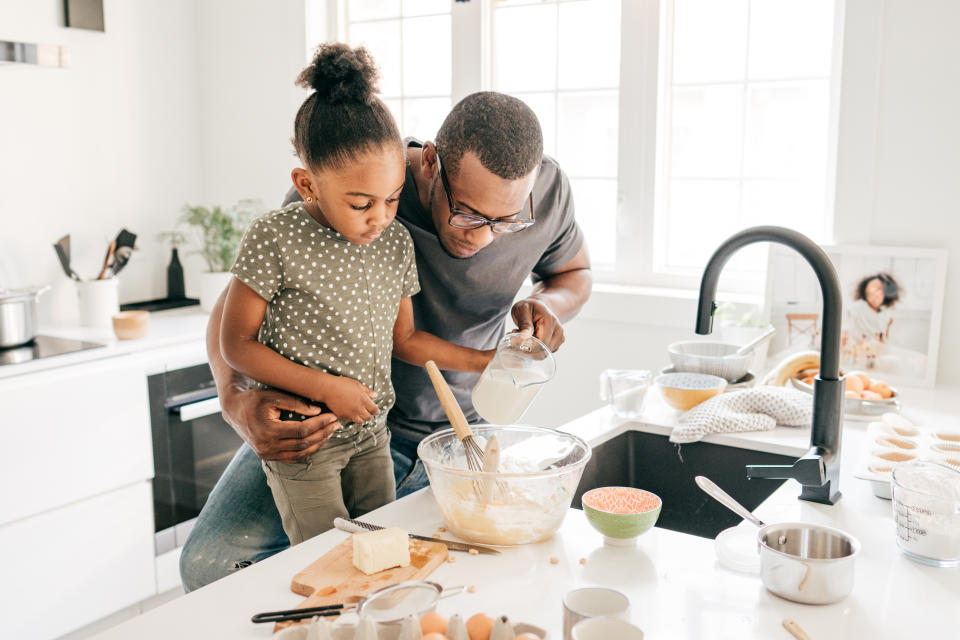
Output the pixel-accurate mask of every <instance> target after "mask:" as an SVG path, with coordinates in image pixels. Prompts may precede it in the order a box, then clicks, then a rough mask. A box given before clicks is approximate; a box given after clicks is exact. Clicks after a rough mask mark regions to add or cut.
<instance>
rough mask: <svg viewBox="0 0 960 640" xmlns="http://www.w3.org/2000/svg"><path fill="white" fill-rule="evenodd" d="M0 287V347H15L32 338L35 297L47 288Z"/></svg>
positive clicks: (35, 308) (34, 328) (35, 316)
mask: <svg viewBox="0 0 960 640" xmlns="http://www.w3.org/2000/svg"><path fill="white" fill-rule="evenodd" d="M49 288H50V286H49V285H48V286H45V287H30V288H27V289H3V288H0V349H5V348H7V347H16V346H18V345H21V344H26V343H28V342H30V341H31V340H33V338H34V336H35V335H36V326H37V298H38V297H39V296H40V294H41V293H43V292H44V291H46V290H47V289H49Z"/></svg>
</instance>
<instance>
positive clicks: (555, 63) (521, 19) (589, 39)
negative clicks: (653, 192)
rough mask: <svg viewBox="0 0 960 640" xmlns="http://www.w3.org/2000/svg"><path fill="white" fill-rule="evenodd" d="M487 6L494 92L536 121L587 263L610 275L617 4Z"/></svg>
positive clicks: (575, 1)
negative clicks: (570, 205) (564, 178)
mask: <svg viewBox="0 0 960 640" xmlns="http://www.w3.org/2000/svg"><path fill="white" fill-rule="evenodd" d="M493 7H494V9H493V25H492V30H491V31H492V46H491V54H492V70H493V74H492V75H493V77H492V86H493V89H494V90H496V91H502V92H504V93H509V94H511V95H514V96H516V97H518V98H520V99H521V100H524V101H525V102H526V103H527V104H528V105H530V107H531V108H532V109H533V110H534V112H535V113H536V114H537V117H538V118H539V119H540V124H541V127H542V128H543V137H544V140H543V142H544V151H545V152H546V153H547V154H549V155H551V156H553V157H555V158H556V159H557V161H558V162H559V163H560V166H561V167H563V169H564V171H566V173H567V175H568V177H569V178H570V183H571V186H572V189H573V193H574V199H575V205H576V208H577V213H578V215H577V218H578V221H579V223H580V226H581V227H582V228H583V230H584V233H585V234H586V235H587V238H588V241H589V243H590V251H591V256H592V259H593V262H594V264H595V265H597V266H599V267H601V268H607V269H613V268H615V266H616V251H617V246H616V224H617V176H618V172H617V149H618V146H619V140H618V127H617V122H618V120H619V110H620V105H619V102H620V90H619V85H620V1H619V0H566V1H561V2H558V1H557V0H552V1H538V2H530V1H529V0H527V1H523V0H508V1H506V2H497V3H494V5H493ZM534 24H535V25H537V28H536V29H532V28H530V25H534Z"/></svg>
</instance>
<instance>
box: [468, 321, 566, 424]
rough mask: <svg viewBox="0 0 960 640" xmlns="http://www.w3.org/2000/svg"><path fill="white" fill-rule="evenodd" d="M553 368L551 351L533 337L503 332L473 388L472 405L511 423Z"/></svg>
mask: <svg viewBox="0 0 960 640" xmlns="http://www.w3.org/2000/svg"><path fill="white" fill-rule="evenodd" d="M555 371H556V363H555V361H554V359H553V354H552V353H551V352H550V349H548V348H547V346H546V345H545V344H543V343H542V342H540V341H539V340H537V339H536V338H528V337H525V336H521V335H519V334H510V335H507V336H506V337H505V338H504V339H503V340H501V341H500V344H499V345H498V346H497V353H496V355H494V357H493V359H492V360H491V361H490V363H489V364H488V365H487V368H486V369H484V371H483V373H482V374H481V375H480V380H479V381H478V382H477V385H476V386H475V387H474V388H473V394H472V398H473V407H474V409H476V410H477V413H479V414H480V416H481V417H482V418H483V419H484V420H486V421H487V422H490V423H493V424H515V423H516V422H517V421H518V420H519V419H520V417H521V416H522V415H523V412H524V411H526V410H527V407H529V406H530V403H531V402H533V399H534V397H536V395H537V392H538V391H540V387H542V386H543V383H545V382H547V381H548V380H550V378H552V377H553V374H554V372H555Z"/></svg>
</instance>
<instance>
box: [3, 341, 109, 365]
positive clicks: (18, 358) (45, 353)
mask: <svg viewBox="0 0 960 640" xmlns="http://www.w3.org/2000/svg"><path fill="white" fill-rule="evenodd" d="M102 346H105V345H102V344H100V343H98V342H85V341H83V340H68V339H66V338H55V337H53V336H36V337H35V338H34V339H33V340H32V341H30V342H28V343H27V344H24V345H20V346H19V347H7V348H5V349H0V366H3V365H8V364H20V363H22V362H30V361H31V360H39V359H40V358H49V357H52V356H59V355H63V354H65V353H74V352H76V351H85V350H87V349H96V348H97V347H102Z"/></svg>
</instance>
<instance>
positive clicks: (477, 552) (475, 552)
mask: <svg viewBox="0 0 960 640" xmlns="http://www.w3.org/2000/svg"><path fill="white" fill-rule="evenodd" d="M470 555H472V556H478V555H480V552H479V551H477V550H476V549H470Z"/></svg>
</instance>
